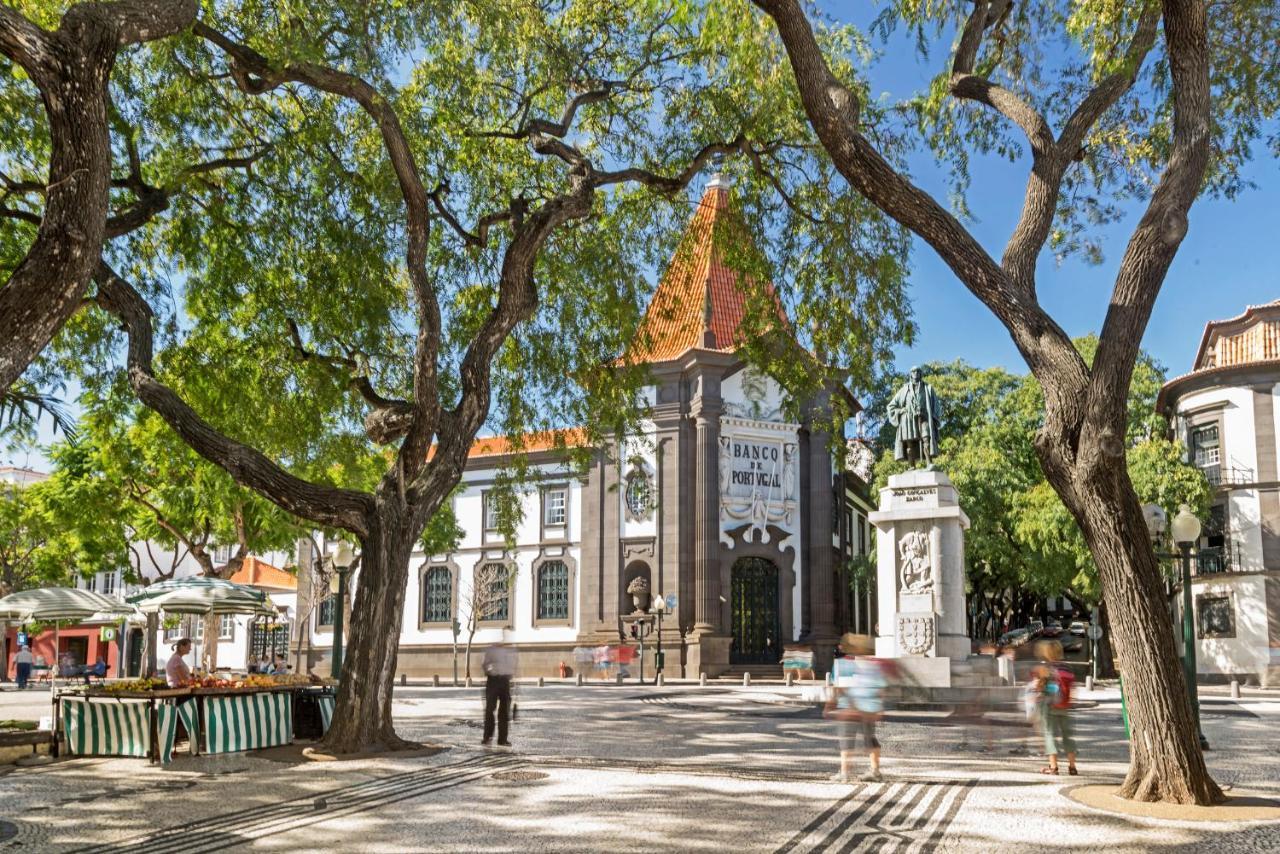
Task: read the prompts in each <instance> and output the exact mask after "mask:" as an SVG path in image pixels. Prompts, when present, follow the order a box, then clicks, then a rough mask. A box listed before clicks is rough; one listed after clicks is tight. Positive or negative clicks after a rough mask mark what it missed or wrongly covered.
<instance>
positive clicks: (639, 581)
mask: <svg viewBox="0 0 1280 854" xmlns="http://www.w3.org/2000/svg"><path fill="white" fill-rule="evenodd" d="M627 592H628V593H630V594H631V604H632V605H634V606H635V611H633V612H632V613H633V614H643V613H644V612H645V609H646V608H648V607H649V579H647V578H645V577H644V576H643V575H637V576H636V577H635V578H633V579H631V583H630V584H628V585H627Z"/></svg>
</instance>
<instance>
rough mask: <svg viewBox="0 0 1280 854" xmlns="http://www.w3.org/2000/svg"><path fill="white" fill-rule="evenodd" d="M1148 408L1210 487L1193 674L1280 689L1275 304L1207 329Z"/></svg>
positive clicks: (1197, 585)
mask: <svg viewBox="0 0 1280 854" xmlns="http://www.w3.org/2000/svg"><path fill="white" fill-rule="evenodd" d="M1157 407H1158V408H1159V409H1160V411H1161V412H1162V413H1163V414H1164V415H1165V416H1166V417H1167V418H1168V419H1169V422H1170V424H1171V425H1172V427H1173V430H1174V433H1175V435H1176V436H1177V437H1178V438H1179V439H1181V440H1182V442H1183V444H1184V445H1185V447H1186V448H1187V453H1188V455H1189V458H1190V460H1191V461H1192V462H1193V463H1194V464H1195V465H1197V466H1199V467H1200V468H1201V470H1203V471H1204V473H1205V476H1206V477H1207V478H1208V480H1209V482H1210V483H1211V484H1212V485H1213V486H1214V488H1215V491H1214V499H1213V504H1212V507H1211V509H1210V512H1209V517H1208V519H1206V520H1204V530H1203V532H1202V535H1201V539H1200V542H1199V544H1198V547H1197V550H1196V561H1195V564H1194V566H1195V575H1194V578H1193V581H1192V592H1193V601H1194V603H1195V604H1194V606H1193V608H1194V618H1195V623H1196V637H1197V639H1198V643H1199V650H1198V657H1197V664H1198V667H1199V670H1200V672H1201V673H1203V674H1207V675H1213V676H1218V677H1227V676H1232V677H1239V678H1246V679H1250V680H1257V681H1260V682H1263V683H1264V684H1265V683H1268V682H1269V683H1271V684H1276V683H1277V682H1280V467H1278V465H1277V459H1278V458H1280V444H1278V438H1277V437H1280V300H1277V301H1274V302H1270V303H1266V304H1264V305H1257V306H1250V307H1249V308H1247V309H1246V310H1245V311H1244V313H1242V314H1240V315H1239V316H1238V317H1233V318H1231V319H1230V320H1220V321H1213V322H1211V323H1209V324H1207V325H1206V326H1205V331H1204V335H1203V337H1202V338H1201V341H1200V347H1199V350H1198V351H1197V353H1196V358H1195V363H1194V366H1193V369H1192V371H1191V372H1190V373H1188V374H1184V375H1183V376H1180V377H1177V378H1175V379H1173V380H1171V381H1169V382H1168V383H1167V384H1166V385H1165V386H1164V388H1163V389H1161V391H1160V397H1159V400H1158V402H1157Z"/></svg>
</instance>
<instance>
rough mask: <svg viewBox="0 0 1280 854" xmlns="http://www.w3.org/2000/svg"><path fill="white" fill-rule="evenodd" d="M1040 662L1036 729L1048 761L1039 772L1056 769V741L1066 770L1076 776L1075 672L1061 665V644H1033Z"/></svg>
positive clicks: (1045, 642)
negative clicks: (1073, 687) (1042, 741)
mask: <svg viewBox="0 0 1280 854" xmlns="http://www.w3.org/2000/svg"><path fill="white" fill-rule="evenodd" d="M1037 651H1038V652H1039V653H1040V658H1041V661H1042V663H1041V664H1040V666H1039V668H1037V680H1038V681H1039V683H1040V686H1041V690H1040V693H1041V698H1042V699H1041V702H1040V729H1041V731H1042V732H1043V734H1044V752H1045V756H1046V757H1047V758H1048V760H1049V764H1048V765H1047V766H1045V767H1044V768H1041V769H1040V773H1041V774H1057V773H1058V742H1061V744H1062V751H1063V752H1064V753H1066V755H1067V773H1068V774H1070V775H1071V776H1073V777H1074V776H1076V775H1077V774H1079V773H1080V772H1079V771H1077V770H1076V741H1075V737H1074V734H1073V733H1072V732H1071V688H1072V686H1073V685H1074V684H1075V676H1074V675H1072V673H1071V671H1070V670H1068V669H1066V668H1065V667H1063V666H1062V644H1060V643H1058V642H1057V641H1041V642H1040V644H1039V645H1038V647H1037Z"/></svg>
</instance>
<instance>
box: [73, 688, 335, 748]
mask: <svg viewBox="0 0 1280 854" xmlns="http://www.w3.org/2000/svg"><path fill="white" fill-rule="evenodd" d="M304 693H305V694H307V695H310V696H311V697H314V701H315V702H316V703H317V704H318V705H319V706H320V709H321V717H322V719H323V729H327V728H328V724H329V720H330V719H331V716H332V709H333V705H332V704H333V697H332V689H331V688H330V687H328V686H307V685H281V686H278V687H250V688H162V689H158V690H154V691H107V690H104V689H100V688H91V689H89V690H81V691H75V692H64V693H62V694H59V695H57V696H56V697H55V698H54V710H53V711H54V720H55V721H57V722H58V729H59V731H60V732H61V734H62V737H63V738H64V739H65V741H66V747H67V750H68V751H69V752H71V753H72V754H75V755H81V756H139V757H140V756H147V757H148V758H150V760H151V762H153V763H155V762H162V763H164V764H168V762H169V760H170V758H171V755H172V752H173V743H174V740H175V737H176V735H177V725H178V722H179V721H181V722H182V724H183V727H184V728H185V729H186V730H187V733H188V736H189V738H190V742H191V752H192V754H193V755H195V754H197V753H198V752H200V751H203V752H205V753H233V752H238V751H242V750H256V749H259V748H263V747H276V746H279V745H283V744H289V743H290V742H291V741H293V722H294V714H293V711H294V707H295V705H296V701H297V700H298V699H299V697H300V695H302V694H304ZM58 744H59V740H58V739H57V738H55V739H54V751H55V755H56V754H57V750H58Z"/></svg>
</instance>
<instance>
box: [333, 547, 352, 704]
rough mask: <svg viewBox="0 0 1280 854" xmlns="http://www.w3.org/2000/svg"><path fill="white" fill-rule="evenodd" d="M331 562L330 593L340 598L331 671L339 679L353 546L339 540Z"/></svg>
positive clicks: (334, 617)
mask: <svg viewBox="0 0 1280 854" xmlns="http://www.w3.org/2000/svg"><path fill="white" fill-rule="evenodd" d="M329 561H330V563H332V564H333V568H334V573H333V575H331V576H330V577H329V592H330V593H332V594H333V595H334V596H336V597H338V601H337V602H335V603H334V613H333V669H332V671H331V673H332V675H333V678H334V679H337V678H338V677H339V676H341V675H342V617H343V614H344V612H345V611H346V607H345V605H346V599H347V571H348V570H350V569H351V564H353V563H355V561H356V556H355V553H354V552H352V550H351V544H350V543H348V542H347V541H346V540H339V541H338V548H337V549H336V550H335V551H334V555H333V557H332V558H330V559H329Z"/></svg>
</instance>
